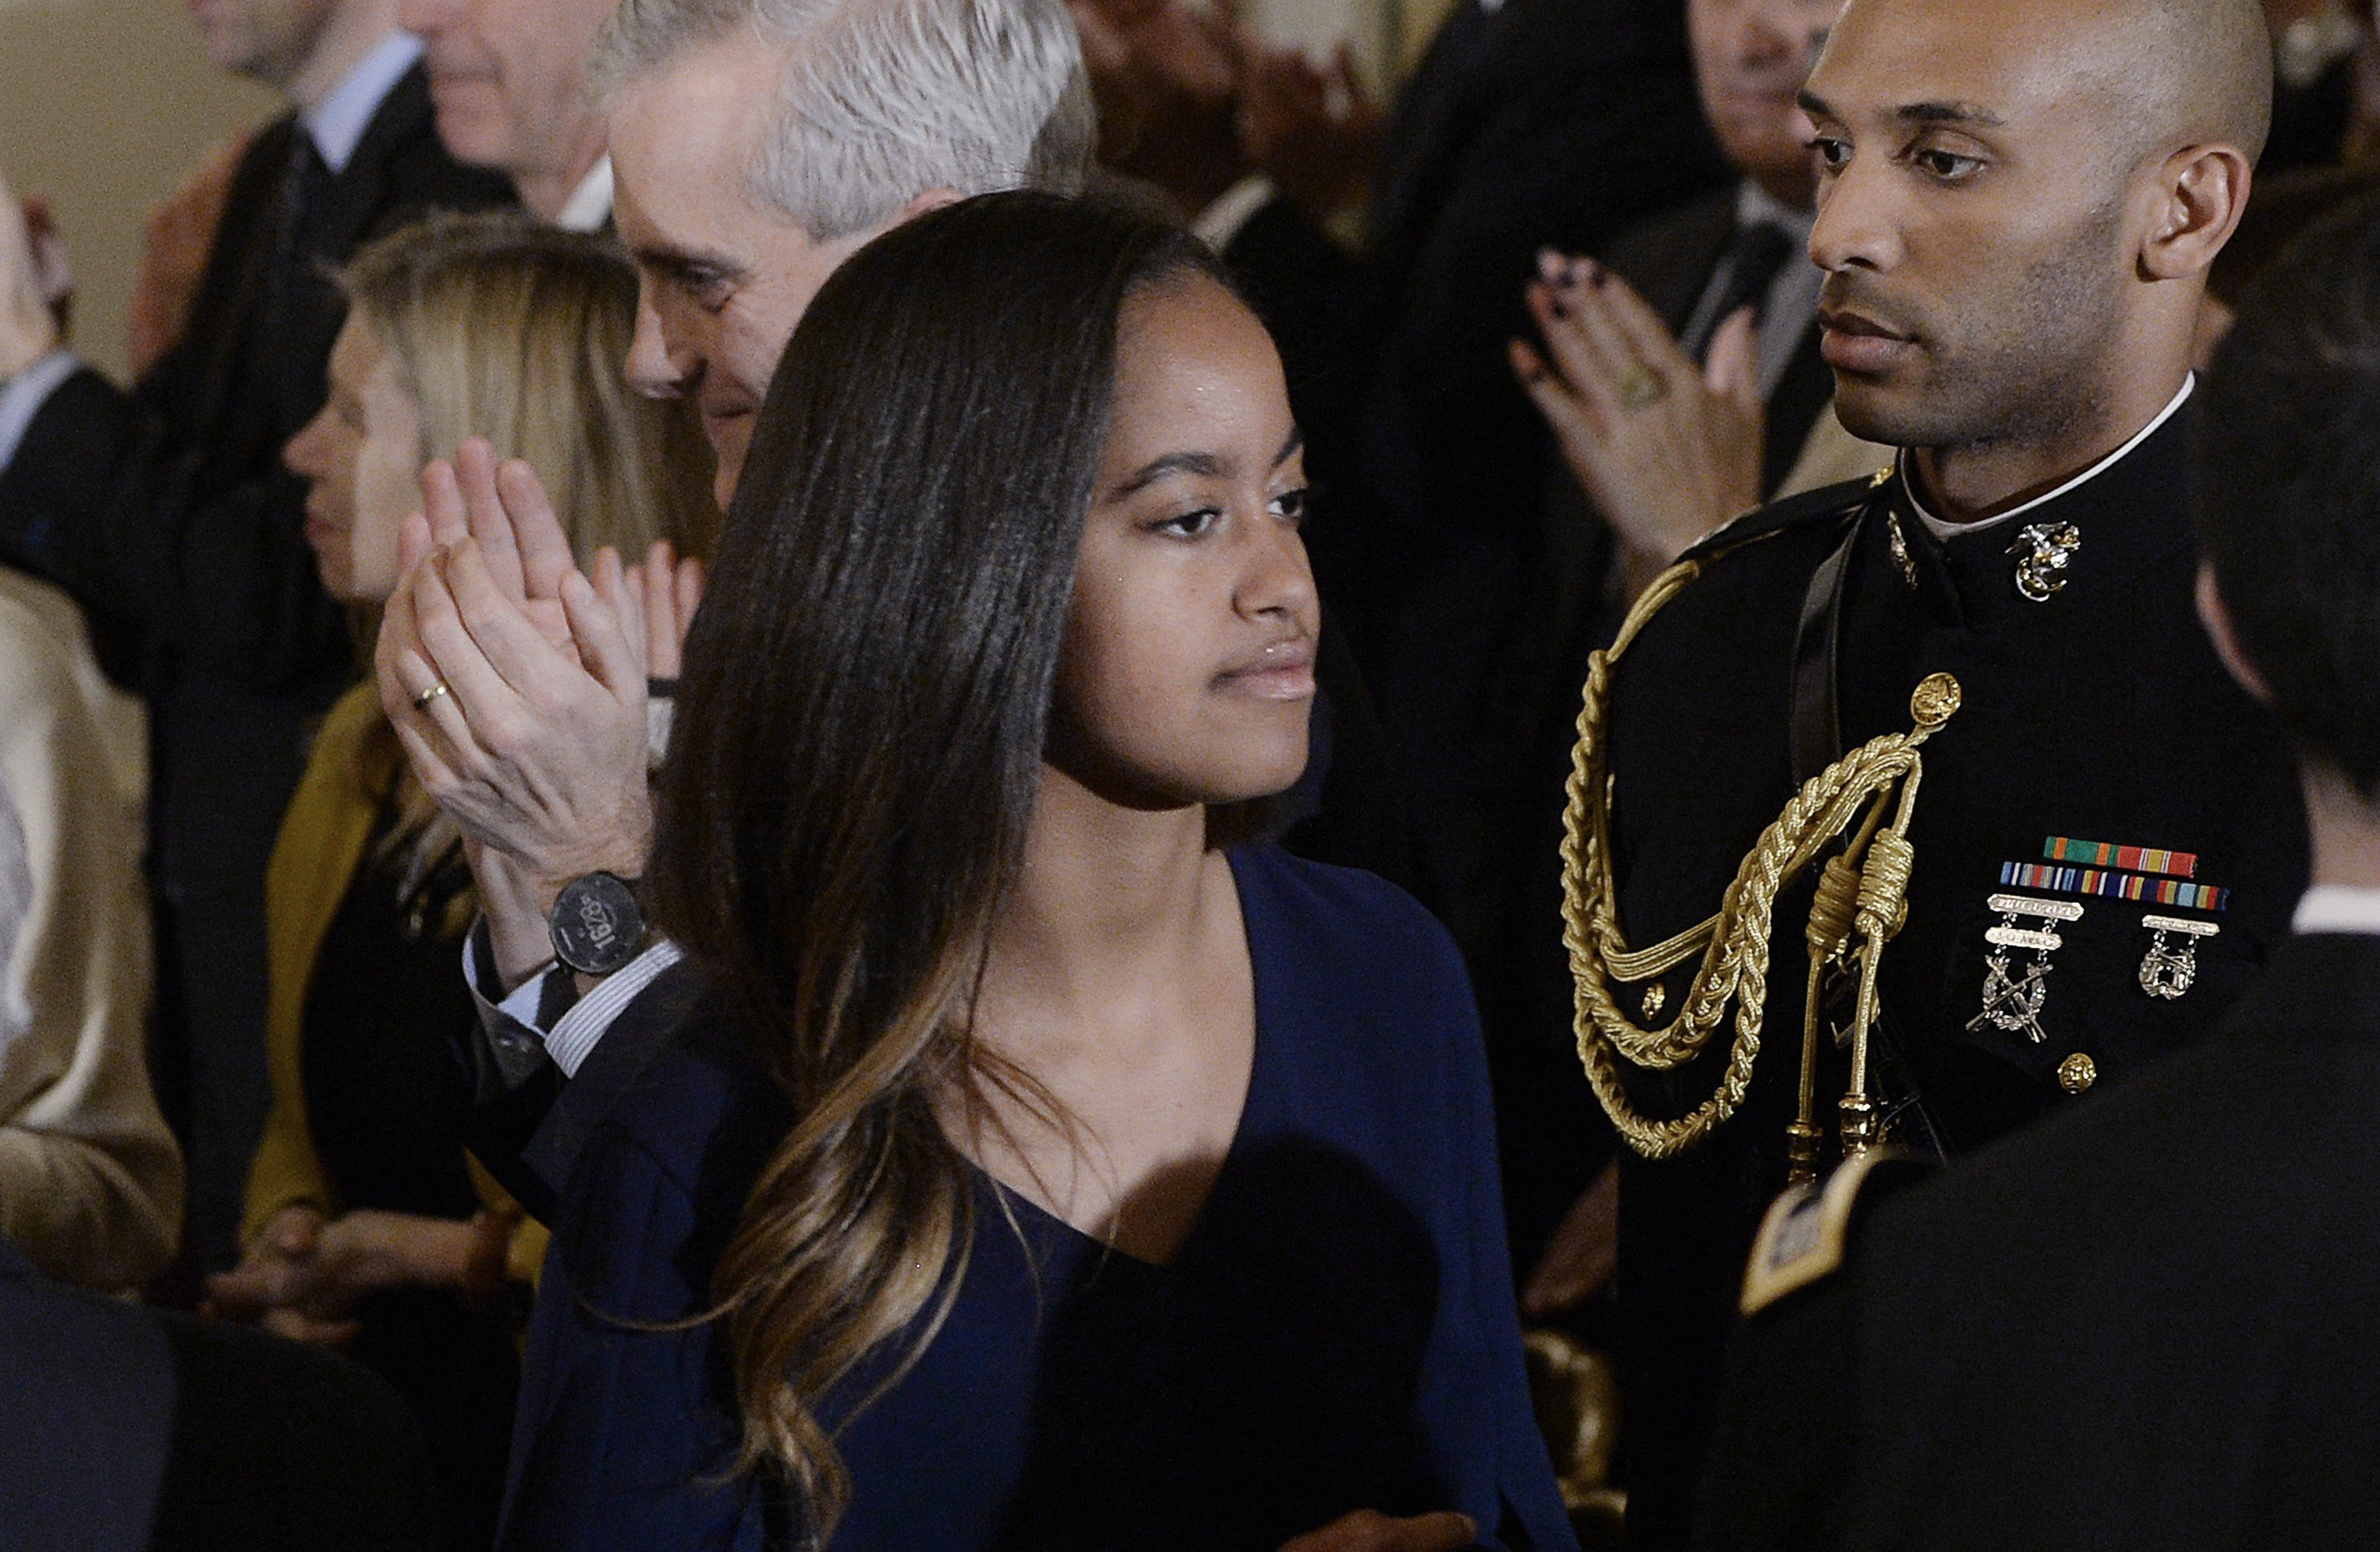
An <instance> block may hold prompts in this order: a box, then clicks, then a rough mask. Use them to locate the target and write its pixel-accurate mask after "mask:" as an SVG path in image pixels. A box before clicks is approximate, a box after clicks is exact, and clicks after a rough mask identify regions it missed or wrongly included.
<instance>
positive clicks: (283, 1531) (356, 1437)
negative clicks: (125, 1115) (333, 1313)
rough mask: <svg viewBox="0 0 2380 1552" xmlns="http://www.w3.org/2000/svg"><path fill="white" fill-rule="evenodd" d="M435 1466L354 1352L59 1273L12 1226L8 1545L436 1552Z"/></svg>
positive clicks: (52, 1551) (92, 1551) (5, 1268)
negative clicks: (94, 1286) (339, 1354)
mask: <svg viewBox="0 0 2380 1552" xmlns="http://www.w3.org/2000/svg"><path fill="white" fill-rule="evenodd" d="M435 1513H436V1511H435V1508H434V1499H433V1497H432V1496H431V1482H430V1465H429V1460H428V1457H427V1456H426V1455H425V1454H424V1453H423V1451H422V1447H421V1439H420V1436H419V1432H418V1430H417V1429H416V1428H415V1426H414V1423H413V1419H412V1418H411V1416H410V1415H408V1414H407V1412H406V1410H405V1407H404V1404H403V1403H402V1402H400V1401H399V1400H397V1399H396V1396H395V1392H393V1391H391V1390H390V1389H389V1388H387V1387H386V1386H385V1385H383V1384H382V1383H381V1382H380V1381H379V1380H377V1379H375V1378H373V1377H372V1376H370V1375H369V1374H367V1373H365V1372H364V1371H363V1370H362V1369H360V1368H358V1367H357V1366H356V1365H355V1364H351V1363H348V1362H347V1361H346V1360H345V1359H343V1358H335V1357H333V1356H331V1355H329V1354H327V1353H322V1352H314V1351H312V1350H310V1349H308V1348H302V1347H298V1346H297V1345H296V1344H294V1343H291V1342H285V1341H282V1340H278V1339H277V1338H273V1337H268V1336H265V1335H263V1334H262V1333H261V1332H257V1331H250V1330H247V1329H245V1328H239V1327H234V1326H225V1325H222V1324H219V1323H216V1322H212V1321H201V1320H195V1319H192V1318H191V1317H189V1316H181V1315H175V1314H171V1313H168V1312H164V1311H158V1310H151V1309H144V1308H142V1307H141V1306H140V1305H138V1304H128V1303H122V1302H120V1301H118V1300H115V1299H109V1298H104V1297H103V1296H101V1295H99V1294H96V1293H88V1292H85V1291H82V1290H80V1289H74V1288H67V1287H65V1286H64V1285H62V1284H59V1283H55V1282H52V1281H51V1280H49V1279H47V1278H44V1277H43V1276H42V1274H41V1273H40V1272H39V1271H37V1270H35V1269H34V1267H33V1266H32V1263H30V1262H29V1261H27V1260H26V1259H25V1258H24V1256H23V1255H21V1254H20V1253H19V1252H18V1250H17V1248H16V1247H15V1246H14V1245H12V1244H10V1243H8V1242H7V1241H6V1240H5V1239H0V1528H5V1529H0V1536H5V1539H6V1544H7V1546H9V1547H10V1548H11V1549H12V1552H135V1549H137V1548H140V1547H153V1548H158V1549H161V1552H162V1549H168V1548H170V1549H176V1552H179V1549H182V1548H188V1549H189V1552H201V1549H212V1548H219V1547H229V1546H237V1547H242V1548H252V1549H254V1552H278V1549H282V1548H287V1549H289V1552H297V1548H307V1549H310V1552H316V1549H319V1552H367V1549H369V1552H416V1549H419V1552H428V1549H429V1548H431V1547H434V1546H437V1545H438V1539H437V1528H436V1523H435Z"/></svg>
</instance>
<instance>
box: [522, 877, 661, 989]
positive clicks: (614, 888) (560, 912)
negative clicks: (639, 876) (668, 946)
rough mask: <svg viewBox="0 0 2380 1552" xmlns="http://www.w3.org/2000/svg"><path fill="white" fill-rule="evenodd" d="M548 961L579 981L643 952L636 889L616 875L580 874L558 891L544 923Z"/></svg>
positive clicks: (606, 971) (641, 909)
mask: <svg viewBox="0 0 2380 1552" xmlns="http://www.w3.org/2000/svg"><path fill="white" fill-rule="evenodd" d="M545 931H546V936H547V937H549V938H551V939H553V957H554V958H556V959H558V960H560V961H562V963H563V964H566V965H568V966H570V968H572V969H573V970H576V971H577V972H578V973H579V974H581V975H584V976H608V975H610V974H612V972H613V971H614V970H617V969H619V968H621V967H622V966H623V965H625V964H627V963H628V962H629V961H630V960H632V959H634V958H636V957H637V951H638V950H640V949H642V948H643V947H644V946H645V911H644V907H643V906H642V905H640V904H638V903H637V890H636V886H635V885H634V884H632V883H630V882H629V881H628V880H627V879H623V878H621V877H620V876H619V875H618V874H616V873H601V872H598V873H582V874H580V875H579V876H578V877H577V878H576V879H571V880H570V882H568V883H566V884H565V885H563V886H562V893H561V894H559V895H558V896H556V897H555V899H554V902H553V911H552V913H550V914H549V915H547V916H546V918H545Z"/></svg>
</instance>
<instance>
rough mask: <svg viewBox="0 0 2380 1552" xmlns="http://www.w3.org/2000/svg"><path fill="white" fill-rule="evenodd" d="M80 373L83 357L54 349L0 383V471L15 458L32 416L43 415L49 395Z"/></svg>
mask: <svg viewBox="0 0 2380 1552" xmlns="http://www.w3.org/2000/svg"><path fill="white" fill-rule="evenodd" d="M80 370H82V358H80V357H79V356H77V355H76V354H75V353H74V352H73V351H71V350H53V351H51V352H50V353H49V354H48V355H47V356H44V357H42V358H41V359H40V360H38V361H36V362H34V363H33V364H32V365H31V366H30V367H27V368H26V369H25V370H23V371H20V372H18V374H17V375H16V376H14V377H12V378H10V379H9V380H8V381H7V382H6V384H0V469H5V468H6V467H8V466H9V464H10V463H11V462H13V461H14V460H15V459H16V456H17V448H18V445H19V444H20V443H23V442H24V440H25V432H26V431H27V430H30V428H31V427H32V424H33V417H35V416H36V415H39V414H40V413H42V406H43V405H45V404H47V403H49V402H50V395H51V394H55V393H56V392H57V391H58V389H59V387H60V386H61V385H63V384H64V383H65V382H66V380H67V378H70V377H72V376H73V375H74V374H75V373H76V372H78V371H80Z"/></svg>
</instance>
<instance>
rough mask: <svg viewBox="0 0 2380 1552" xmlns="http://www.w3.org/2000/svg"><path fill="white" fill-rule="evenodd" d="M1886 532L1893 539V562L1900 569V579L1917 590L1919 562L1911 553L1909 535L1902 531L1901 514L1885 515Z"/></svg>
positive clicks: (1890, 513)
mask: <svg viewBox="0 0 2380 1552" xmlns="http://www.w3.org/2000/svg"><path fill="white" fill-rule="evenodd" d="M1884 521H1885V533H1886V536H1887V537H1888V538H1889V539H1890V540H1891V541H1892V564H1894V565H1895V566H1897V567H1899V568H1900V579H1901V580H1902V581H1903V582H1906V583H1908V584H1909V588H1910V591H1912V592H1914V591H1916V590H1917V563H1916V561H1914V560H1913V559H1912V558H1911V556H1910V553H1909V536H1908V535H1906V534H1904V533H1902V532H1901V531H1900V513H1898V512H1888V513H1886V514H1885V515H1884Z"/></svg>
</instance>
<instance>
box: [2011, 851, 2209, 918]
mask: <svg viewBox="0 0 2380 1552" xmlns="http://www.w3.org/2000/svg"><path fill="white" fill-rule="evenodd" d="M2187 860H2189V862H2190V863H2191V864H2192V866H2193V867H2194V866H2196V864H2197V861H2198V859H2197V858H2195V857H2191V858H2189V859H2187ZM2000 882H2001V883H2003V884H2010V885H2014V886H2015V887H2017V888H2019V889H2042V890H2056V891H2058V893H2060V894H2104V895H2110V896H2112V897H2114V898H2115V899H2118V900H2140V901H2145V902H2147V903H2150V904H2154V905H2179V906H2180V907H2181V908H2182V909H2183V910H2185V911H2220V910H2223V909H2225V908H2226V907H2227V905H2228V902H2229V900H2230V898H2231V891H2229V890H2224V889H2216V888H2215V887H2214V886H2213V885H2211V884H2187V883H2184V882H2182V881H2181V880H2180V879H2152V878H2148V877H2145V876H2144V875H2142V874H2139V873H2117V872H2112V871H2110V870H2108V869H2107V868H2104V867H2051V866H2050V865H2049V864H2047V863H2040V862H2006V863H2002V864H2001V865H2000Z"/></svg>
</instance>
